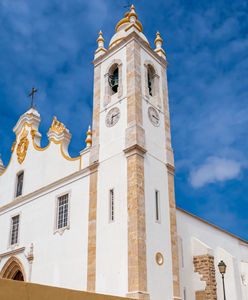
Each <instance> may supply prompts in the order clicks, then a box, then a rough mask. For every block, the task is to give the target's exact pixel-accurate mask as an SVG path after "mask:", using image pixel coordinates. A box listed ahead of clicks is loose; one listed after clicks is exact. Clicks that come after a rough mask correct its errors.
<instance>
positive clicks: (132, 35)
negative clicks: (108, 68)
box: [93, 31, 168, 68]
mask: <svg viewBox="0 0 248 300" xmlns="http://www.w3.org/2000/svg"><path fill="white" fill-rule="evenodd" d="M132 40H136V41H137V42H138V43H139V44H140V46H141V47H142V48H143V49H144V50H146V51H147V52H148V53H149V54H150V55H151V56H153V58H154V59H156V60H158V61H159V62H160V63H161V64H162V65H163V66H164V68H166V67H167V65H168V63H167V61H166V60H164V59H163V58H162V57H161V56H159V55H158V54H157V53H156V52H155V51H154V50H153V49H152V48H151V47H150V46H149V45H148V44H147V43H146V42H145V41H144V40H143V39H142V38H141V37H140V36H139V35H138V34H137V33H136V32H135V31H134V32H132V33H130V34H129V35H128V36H127V37H125V38H123V40H122V41H120V42H119V43H118V44H117V45H115V46H113V47H112V48H110V49H108V50H107V52H106V53H104V54H103V55H101V56H99V57H97V58H96V59H95V60H93V64H94V65H95V66H97V65H98V64H99V63H102V61H103V60H105V59H106V58H108V56H109V55H111V54H113V53H114V52H115V51H116V50H118V49H119V48H122V47H123V46H125V45H126V44H127V43H129V42H130V41H132Z"/></svg>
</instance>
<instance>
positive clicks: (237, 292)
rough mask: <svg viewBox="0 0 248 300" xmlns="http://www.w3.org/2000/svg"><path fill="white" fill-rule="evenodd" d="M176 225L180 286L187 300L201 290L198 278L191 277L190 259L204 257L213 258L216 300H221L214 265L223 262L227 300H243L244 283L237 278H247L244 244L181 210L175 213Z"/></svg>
mask: <svg viewBox="0 0 248 300" xmlns="http://www.w3.org/2000/svg"><path fill="white" fill-rule="evenodd" d="M177 224H178V235H179V237H180V238H181V241H182V246H181V262H182V260H183V264H182V263H181V285H182V288H185V289H186V294H187V299H194V297H195V291H197V290H202V289H203V287H204V283H203V282H202V281H200V276H199V275H198V274H197V273H194V266H193V256H194V255H201V254H207V253H208V254H210V255H213V256H214V258H215V271H216V281H217V297H218V299H222V298H223V291H222V280H221V275H220V273H219V270H218V263H219V262H220V260H223V261H224V262H225V263H226V265H227V271H226V275H225V282H226V297H227V299H232V300H246V299H247V297H248V290H247V281H245V280H244V281H242V278H241V275H242V276H244V277H245V278H248V269H247V265H248V244H246V243H245V242H242V241H241V240H239V239H238V238H236V237H233V236H231V235H229V234H228V233H225V232H224V231H222V230H220V229H216V228H215V227H213V226H211V225H209V224H207V223H206V222H203V221H201V220H199V219H197V218H195V217H192V216H191V215H189V214H187V213H185V212H183V211H181V210H178V211H177ZM245 284H246V285H245Z"/></svg>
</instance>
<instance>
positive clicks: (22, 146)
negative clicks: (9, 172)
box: [16, 128, 29, 164]
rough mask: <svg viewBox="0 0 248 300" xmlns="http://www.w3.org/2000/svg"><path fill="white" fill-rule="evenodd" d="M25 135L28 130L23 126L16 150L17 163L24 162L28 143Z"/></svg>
mask: <svg viewBox="0 0 248 300" xmlns="http://www.w3.org/2000/svg"><path fill="white" fill-rule="evenodd" d="M27 136H28V130H27V129H25V128H24V130H23V132H22V134H21V137H20V141H19V144H18V146H17V151H16V153H17V160H18V162H19V164H22V163H23V162H24V160H25V157H26V154H27V150H28V144H29V140H28V139H27Z"/></svg>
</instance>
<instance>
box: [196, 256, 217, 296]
mask: <svg viewBox="0 0 248 300" xmlns="http://www.w3.org/2000/svg"><path fill="white" fill-rule="evenodd" d="M194 267H195V272H197V273H199V274H200V275H201V280H202V281H205V282H206V288H205V291H204V293H203V292H202V291H198V292H197V293H196V296H197V294H198V298H196V300H204V299H205V300H217V293H216V279H215V268H214V257H213V256H212V255H209V254H206V255H199V256H194ZM204 294H205V295H204ZM203 296H204V297H205V298H203Z"/></svg>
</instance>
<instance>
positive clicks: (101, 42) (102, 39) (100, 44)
mask: <svg viewBox="0 0 248 300" xmlns="http://www.w3.org/2000/svg"><path fill="white" fill-rule="evenodd" d="M98 35H99V36H98V39H97V40H96V41H97V43H98V48H104V38H103V36H102V31H101V30H100V31H99V33H98Z"/></svg>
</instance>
